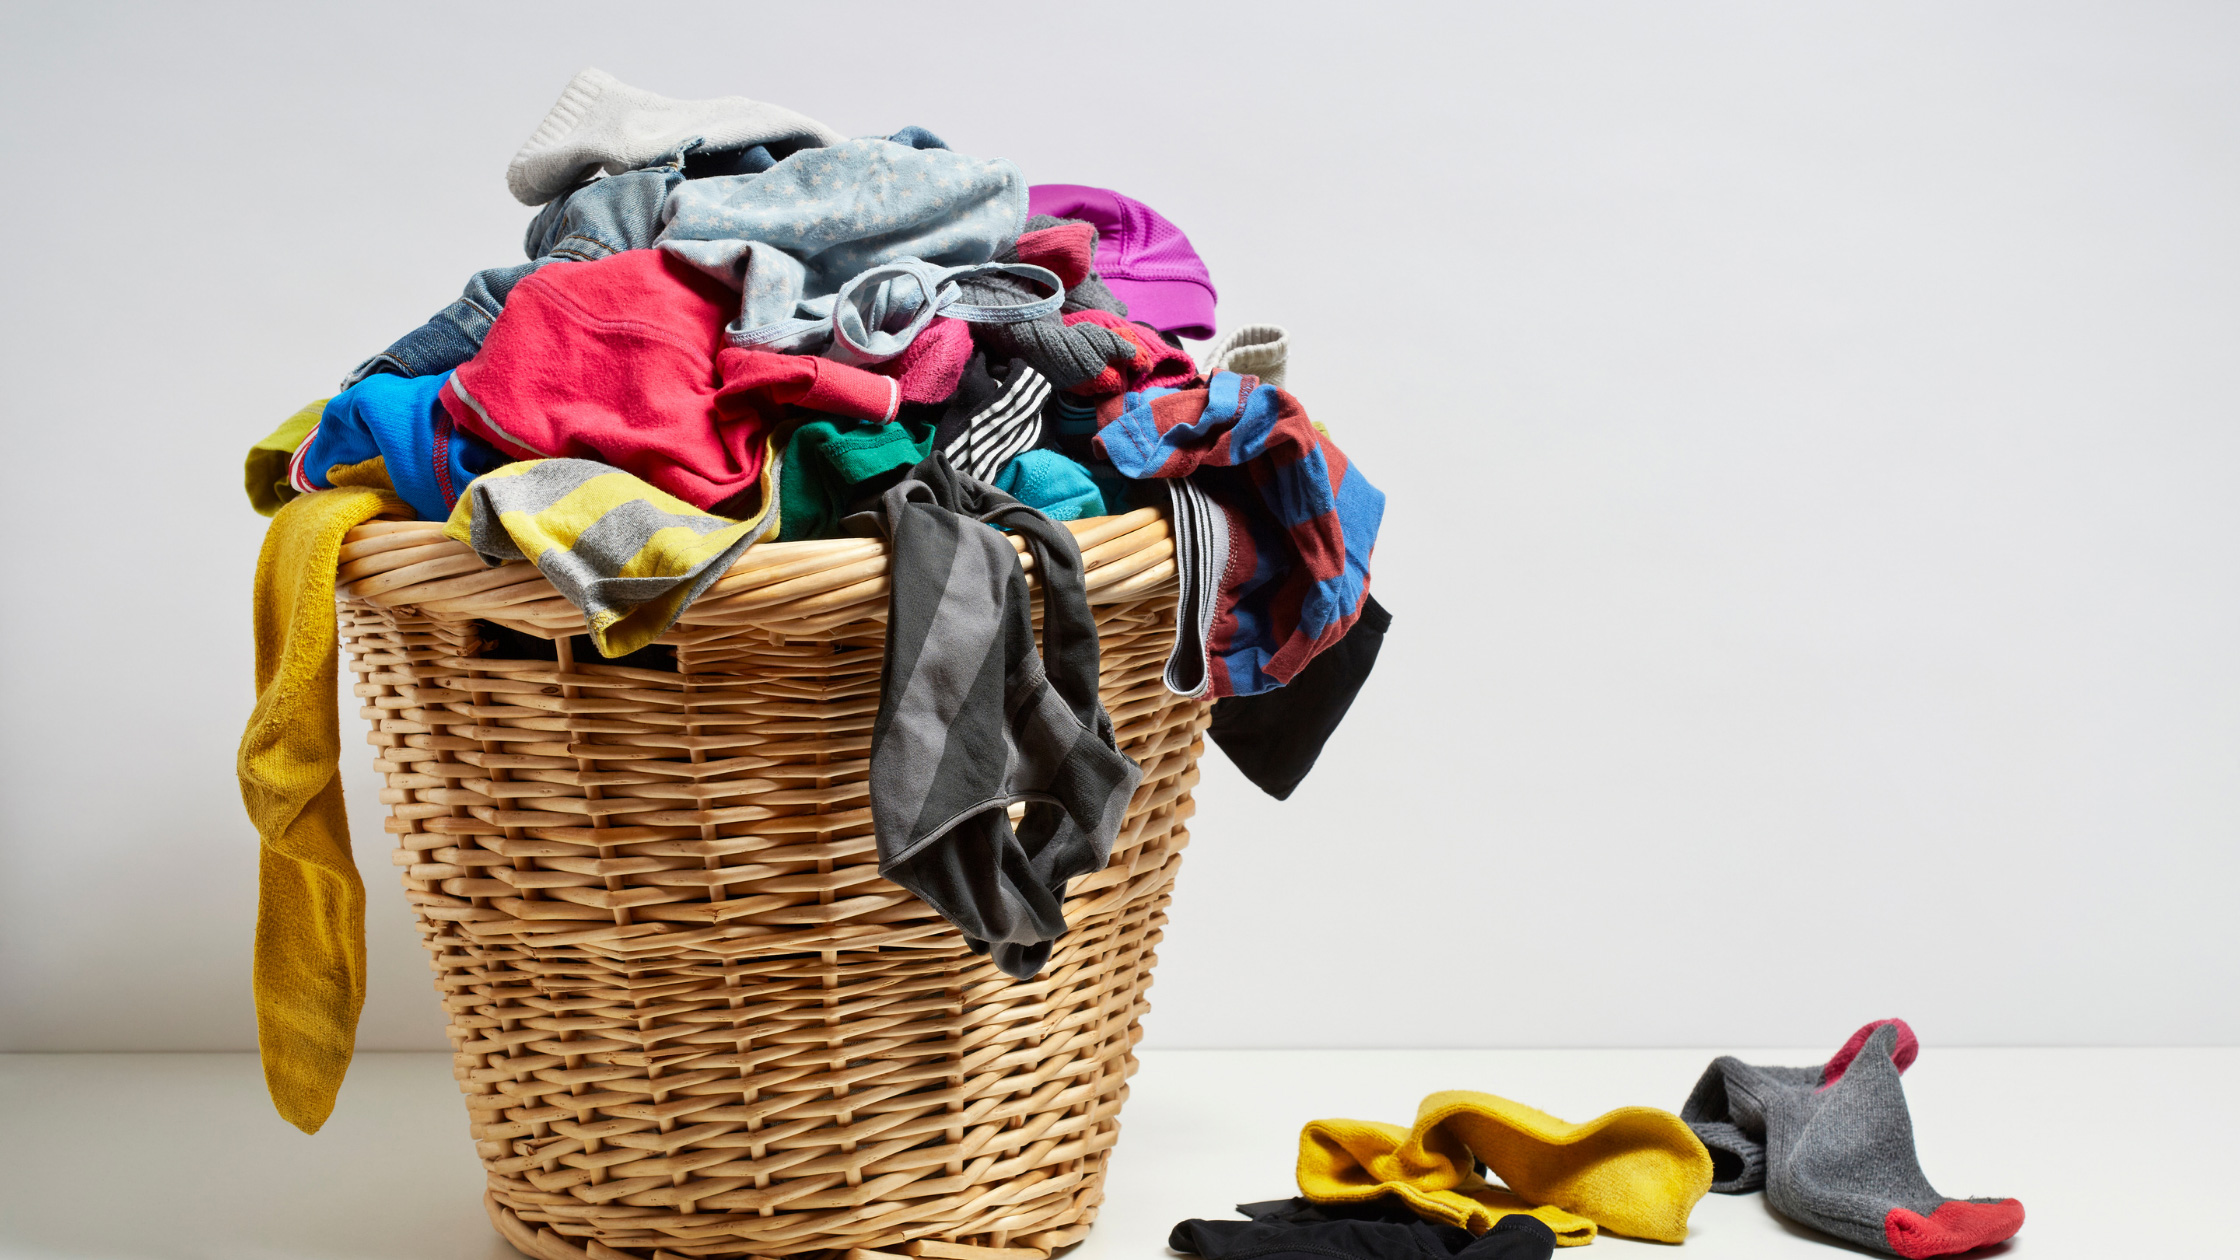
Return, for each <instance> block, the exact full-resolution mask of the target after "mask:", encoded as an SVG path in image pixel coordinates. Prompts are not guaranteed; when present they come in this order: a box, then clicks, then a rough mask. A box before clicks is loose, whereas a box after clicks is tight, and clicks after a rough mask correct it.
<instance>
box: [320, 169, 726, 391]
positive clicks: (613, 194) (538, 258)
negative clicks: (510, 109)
mask: <svg viewBox="0 0 2240 1260" xmlns="http://www.w3.org/2000/svg"><path fill="white" fill-rule="evenodd" d="M697 143H698V142H697V141H692V142H688V143H686V144H685V145H682V146H680V147H678V148H677V149H676V150H674V151H672V152H671V153H669V154H668V155H667V156H665V157H663V158H662V159H661V160H660V161H659V162H656V163H655V164H654V165H652V166H649V167H646V168H645V169H643V170H636V171H629V172H626V173H624V174H621V175H610V176H607V177H606V178H604V179H595V180H592V181H591V182H590V183H587V184H585V185H583V186H582V187H580V188H578V189H576V190H575V191H574V192H572V193H570V194H568V195H567V196H565V197H562V198H559V199H558V200H555V201H552V202H549V203H547V204H546V205H545V207H544V208H543V209H542V210H539V211H538V212H537V217H536V218H534V219H532V220H530V222H529V231H528V233H527V234H526V236H525V237H524V239H523V241H522V249H523V252H525V253H527V254H528V256H529V259H530V261H528V262H525V263H517V264H515V265H513V266H511V267H492V268H490V269H489V270H487V271H478V272H476V273H475V274H474V277H473V278H472V279H470V280H468V281H467V287H466V290H465V291H464V292H462V293H461V294H460V295H459V300H458V301H456V302H453V303H452V304H451V305H449V306H446V307H444V308H443V309H442V310H440V311H437V312H436V313H435V315H434V316H433V317H432V318H430V319H429V320H428V322H427V323H425V324H422V325H421V326H420V327H418V328H415V329H413V330H412V331H411V332H409V333H406V334H405V335H404V336H402V337H400V338H398V339H397V342H396V344H394V345H392V346H390V347H389V348H388V349H386V350H384V351H382V352H381V353H379V354H377V355H375V356H373V357H372V358H370V359H367V360H366V361H365V362H363V363H361V364H359V365H358V366H357V367H356V368H355V369H353V370H352V371H351V373H350V375H348V376H346V377H344V378H343V381H342V387H343V388H344V389H348V388H349V387H350V386H352V385H355V384H357V383H358V382H359V381H362V380H364V379H365V378H366V377H368V376H372V375H374V374H376V373H380V372H389V373H394V374H395V375H398V376H434V375H436V374H438V373H441V372H448V371H450V370H451V369H453V368H455V367H458V366H459V365H460V364H462V363H465V362H466V361H467V360H469V359H471V358H473V357H474V356H475V352H476V351H477V350H480V349H481V348H482V339H483V338H484V337H487V336H488V335H489V334H490V325H491V324H493V323H495V322H497V319H498V312H499V311H501V310H504V309H505V304H506V297H507V295H509V294H511V293H512V292H513V286H515V285H517V284H519V283H521V278H522V277H523V276H526V275H528V274H529V273H530V272H532V271H535V270H537V269H538V268H539V267H547V266H550V265H552V264H553V263H558V262H592V261H595V260H597V259H601V258H605V257H606V256H607V255H609V254H619V253H621V252H622V251H623V250H626V249H646V248H648V247H650V246H651V245H652V244H653V238H654V236H655V235H656V234H658V233H659V232H660V230H661V207H662V205H663V204H664V203H665V202H667V201H668V199H669V193H670V191H671V190H672V189H674V188H676V186H677V185H679V184H681V183H683V182H684V178H685V173H684V171H685V155H686V154H687V153H688V152H690V151H691V150H692V148H693V147H694V145H696V144H697Z"/></svg>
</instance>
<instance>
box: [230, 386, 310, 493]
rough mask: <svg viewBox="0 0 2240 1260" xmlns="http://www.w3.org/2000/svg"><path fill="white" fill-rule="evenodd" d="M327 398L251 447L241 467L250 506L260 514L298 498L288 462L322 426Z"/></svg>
mask: <svg viewBox="0 0 2240 1260" xmlns="http://www.w3.org/2000/svg"><path fill="white" fill-rule="evenodd" d="M326 410H327V400H326V399H324V398H322V399H320V400H319V401H317V402H315V403H312V404H311V405H310V406H308V407H305V408H304V409H303V410H301V411H299V412H297V413H295V414H294V415H292V416H289V417H288V418H287V419H285V420H282V421H281V422H280V427H279V428H277V429H274V430H273V431H272V432H271V433H269V434H267V435H266V436H265V437H264V439H263V440H262V441H260V442H258V443H257V444H256V445H255V446H252V447H250V448H249V458H248V459H247V460H246V461H244V464H243V467H242V474H243V479H244V480H245V481H246V482H247V485H248V490H249V506H250V507H253V508H255V509H256V510H257V515H259V516H270V515H272V514H273V513H275V512H277V511H279V510H280V505H281V504H283V503H286V502H287V501H288V500H290V499H292V498H294V497H296V494H297V491H296V488H295V487H294V486H292V485H289V484H288V461H289V460H291V459H293V458H295V453H296V448H297V447H299V446H301V445H303V440H304V439H305V438H307V437H310V436H311V431H312V430H313V429H316V428H318V427H319V417H320V416H322V415H325V414H326Z"/></svg>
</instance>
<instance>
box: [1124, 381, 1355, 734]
mask: <svg viewBox="0 0 2240 1260" xmlns="http://www.w3.org/2000/svg"><path fill="white" fill-rule="evenodd" d="M1117 401H1118V404H1119V405H1118V409H1117V411H1112V404H1111V403H1107V404H1106V410H1107V411H1108V412H1110V413H1111V414H1110V415H1109V418H1105V417H1102V416H1100V419H1103V424H1102V427H1100V428H1099V429H1098V431H1097V439H1096V443H1097V447H1098V449H1099V450H1100V451H1102V452H1103V454H1104V456H1105V458H1106V459H1109V460H1111V461H1112V465H1113V467H1115V468H1117V469H1118V470H1119V471H1120V472H1121V474H1122V475H1124V476H1128V477H1133V478H1139V479H1141V478H1154V477H1158V478H1164V477H1189V478H1190V479H1191V480H1192V482H1193V483H1195V484H1196V485H1197V486H1198V488H1199V489H1200V490H1203V491H1204V492H1206V494H1207V496H1208V497H1210V498H1211V499H1213V501H1214V503H1215V504H1216V505H1217V506H1219V507H1220V508H1221V510H1222V512H1223V514H1224V515H1226V516H1227V517H1228V520H1229V540H1230V542H1229V561H1228V565H1227V568H1226V570H1225V571H1224V572H1223V574H1222V577H1221V583H1220V588H1219V594H1218V596H1217V600H1216V604H1215V609H1214V617H1213V628H1212V631H1211V633H1209V634H1208V635H1207V637H1206V656H1207V662H1206V665H1207V669H1208V671H1209V672H1210V674H1211V675H1212V687H1211V690H1210V692H1209V693H1208V694H1209V695H1210V696H1250V695H1257V694H1259V693H1260V692H1263V691H1270V690H1273V689H1274V688H1277V687H1281V686H1283V685H1284V684H1285V683H1288V682H1290V681H1291V679H1292V677H1293V676H1294V675H1296V674H1297V673H1298V672H1299V671H1300V670H1301V669H1303V668H1305V667H1306V664H1307V662H1308V661H1311V660H1313V659H1314V658H1315V656H1316V655H1317V654H1318V653H1320V652H1321V651H1322V650H1323V649H1324V648H1327V647H1329V646H1330V645H1331V644H1333V643H1336V642H1337V641H1338V640H1339V639H1341V638H1344V637H1345V633H1346V631H1347V630H1349V629H1351V628H1352V626H1353V623H1354V620H1355V619H1356V618H1357V617H1359V616H1360V615H1361V601H1362V599H1363V598H1364V597H1365V596H1367V594H1368V593H1369V556H1370V553H1371V552H1372V551H1373V550H1374V549H1375V547H1376V542H1377V526H1378V524H1379V523H1380V522H1381V521H1382V520H1383V518H1384V492H1383V491H1381V490H1378V489H1377V488H1376V487H1375V486H1372V485H1370V484H1369V480H1368V478H1366V477H1363V476H1362V475H1361V472H1360V470H1359V469H1356V468H1355V467H1354V466H1353V464H1352V462H1351V461H1349V460H1347V459H1346V457H1345V453H1344V452H1343V451H1340V450H1339V449H1338V448H1337V446H1336V445H1335V444H1333V443H1332V442H1331V441H1330V439H1329V438H1327V437H1325V436H1324V435H1323V434H1322V432H1321V431H1320V430H1318V429H1316V428H1315V427H1314V424H1313V422H1312V421H1310V420H1309V419H1308V418H1307V413H1306V409H1305V408H1303V407H1301V406H1300V405H1299V400H1298V399H1296V398H1293V397H1292V396H1291V395H1290V394H1287V393H1285V392H1284V391H1282V390H1280V389H1277V388H1276V387H1275V386H1273V385H1265V384H1262V383H1261V381H1260V378H1259V377H1257V376H1242V375H1239V374H1237V373H1235V372H1217V373H1215V374H1214V375H1213V377H1212V379H1211V380H1209V381H1208V382H1207V383H1206V384H1205V386H1204V387H1203V388H1197V389H1164V388H1161V389H1146V390H1141V391H1139V392H1136V393H1131V394H1127V395H1124V396H1123V397H1121V398H1120V399H1118V400H1117Z"/></svg>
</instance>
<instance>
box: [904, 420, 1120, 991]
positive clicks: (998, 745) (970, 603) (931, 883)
mask: <svg viewBox="0 0 2240 1260" xmlns="http://www.w3.org/2000/svg"><path fill="white" fill-rule="evenodd" d="M878 519H879V524H880V527H881V528H882V529H883V530H884V531H885V532H886V535H887V537H888V539H889V540H891V541H892V543H893V553H892V560H891V567H890V568H889V573H890V575H891V583H892V587H891V590H890V593H889V594H888V597H887V646H886V673H885V677H884V678H883V680H882V681H881V683H880V689H879V717H878V720H877V722H876V723H875V724H874V725H873V727H872V730H871V823H872V829H873V831H874V832H875V833H876V834H877V838H878V845H879V873H880V874H881V875H884V876H886V877H887V878H888V879H891V880H893V881H894V882H895V883H897V884H900V885H901V886H902V887H904V888H907V889H909V890H910V891H911V892H913V893H916V894H917V895H918V896H919V898H921V899H922V900H923V901H924V902H925V903H926V904H927V905H929V906H931V907H933V908H934V909H935V910H936V911H938V912H939V913H940V914H941V916H942V917H943V918H945V919H947V920H949V922H951V923H954V924H956V925H957V929H958V931H960V932H962V933H963V934H964V938H965V943H966V944H967V945H969V946H971V947H972V948H973V949H974V950H975V951H984V952H986V953H988V954H989V956H990V957H991V958H992V959H993V960H994V962H995V964H996V966H998V967H1001V968H1002V969H1003V970H1004V971H1005V972H1006V973H1008V974H1010V975H1013V976H1016V977H1018V978H1020V979H1022V980H1024V979H1028V978H1030V977H1032V976H1034V975H1035V974H1036V973H1037V972H1040V971H1041V970H1042V967H1043V964H1044V963H1046V962H1048V961H1049V958H1050V946H1051V944H1052V943H1053V942H1055V941H1056V940H1057V939H1058V938H1059V937H1060V936H1062V935H1064V934H1065V930H1066V920H1065V891H1066V881H1068V880H1070V879H1072V878H1073V877H1074V876H1076V875H1086V874H1088V873H1090V872H1092V871H1099V870H1102V869H1104V864H1105V861H1106V859H1107V858H1109V857H1110V856H1111V853H1112V841H1113V837H1114V836H1116V835H1117V834H1119V831H1120V823H1121V820H1122V818H1123V817H1124V816H1125V815H1126V813H1127V809H1128V799H1129V797H1130V796H1132V795H1133V794H1134V793H1135V789H1136V783H1137V781H1138V780H1140V779H1141V778H1142V777H1143V771H1142V769H1141V768H1140V767H1138V766H1137V765H1136V763H1135V762H1134V761H1132V760H1130V759H1129V757H1128V755H1127V754H1126V753H1123V752H1121V751H1120V748H1119V744H1118V742H1117V741H1116V740H1115V738H1114V734H1113V728H1112V719H1111V717H1110V716H1109V715H1107V714H1106V713H1105V711H1104V706H1103V704H1102V703H1100V702H1099V700H1098V698H1097V671H1098V666H1099V659H1098V658H1099V652H1098V647H1097V623H1096V619H1095V618H1094V617H1093V616H1091V615H1090V612H1089V597H1088V590H1087V587H1086V585H1085V584H1084V582H1083V579H1082V570H1081V551H1080V549H1079V548H1078V547H1076V546H1075V545H1074V541H1073V535H1072V534H1071V533H1069V532H1067V530H1066V528H1065V527H1064V526H1062V525H1059V524H1057V523H1056V522H1054V521H1052V520H1051V519H1050V518H1049V517H1047V516H1044V515H1043V514H1042V513H1040V512H1038V511H1036V510H1034V509H1033V508H1031V507H1028V506H1027V505H1025V504H1023V503H1021V502H1019V501H1018V500H1017V499H1014V498H1012V497H1011V496H1010V495H1007V494H1005V493H1003V492H1002V491H1000V490H997V489H995V488H993V487H991V486H988V485H985V484H983V483H981V482H978V481H975V480H972V479H970V478H967V477H964V476H961V475H959V474H958V472H957V470H956V469H954V468H952V467H950V465H949V463H948V460H947V459H946V458H945V457H944V456H942V454H941V453H940V452H938V451H937V452H935V453H934V454H932V455H931V456H928V457H927V458H926V460H925V462H923V463H921V464H919V465H918V466H917V467H915V468H913V469H911V470H910V472H909V473H908V474H907V475H906V476H905V477H904V478H903V479H902V481H900V482H899V483H897V484H896V485H894V486H893V487H892V488H890V489H889V490H888V491H887V492H886V494H885V495H884V496H882V497H881V499H880V506H879V509H878ZM983 522H985V523H987V524H991V525H997V526H1000V527H1003V528H1006V529H1010V530H1013V531H1015V532H1017V533H1018V534H1019V535H1020V536H1021V537H1022V538H1024V539H1025V540H1026V543H1027V548H1028V550H1029V551H1030V552H1031V553H1032V554H1033V556H1034V563H1035V572H1036V574H1037V575H1038V576H1039V577H1040V578H1041V580H1042V590H1043V596H1042V651H1041V654H1040V655H1039V656H1038V655H1037V654H1036V651H1035V636H1034V623H1033V617H1032V609H1031V608H1030V607H1029V606H1028V602H1027V600H1028V595H1027V582H1026V577H1025V575H1024V574H1022V573H1021V572H1020V568H1019V563H1018V560H1017V559H1016V558H1015V555H1014V553H1013V551H1012V550H1011V544H1010V543H1009V542H1007V541H1005V539H1004V537H1003V535H1002V534H1000V533H998V532H996V531H995V530H993V529H985V528H982V523H983ZM1020 802H1024V803H1025V804H1026V811H1025V814H1024V816H1023V817H1022V818H1021V819H1020V822H1019V826H1018V829H1017V830H1016V831H1014V830H1013V828H1012V825H1011V819H1010V816H1009V814H1008V813H1007V812H1006V811H1007V809H1008V807H1009V806H1011V805H1013V804H1016V803H1020Z"/></svg>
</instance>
